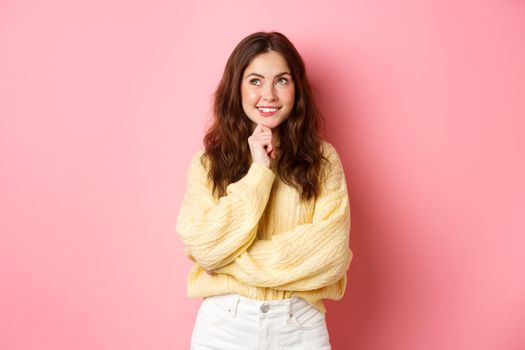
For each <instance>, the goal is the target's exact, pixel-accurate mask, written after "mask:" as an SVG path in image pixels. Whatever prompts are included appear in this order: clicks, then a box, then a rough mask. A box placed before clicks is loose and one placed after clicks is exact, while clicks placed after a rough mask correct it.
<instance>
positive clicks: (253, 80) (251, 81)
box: [250, 78, 288, 86]
mask: <svg viewBox="0 0 525 350" xmlns="http://www.w3.org/2000/svg"><path fill="white" fill-rule="evenodd" d="M281 80H284V81H286V83H285V84H288V79H286V78H279V80H278V81H281ZM255 81H259V79H252V80H250V84H251V85H254V86H258V85H255V84H254V83H253V82H255Z"/></svg>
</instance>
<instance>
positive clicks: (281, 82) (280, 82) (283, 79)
mask: <svg viewBox="0 0 525 350" xmlns="http://www.w3.org/2000/svg"><path fill="white" fill-rule="evenodd" d="M283 81H284V82H283ZM278 82H279V84H281V85H285V84H288V79H286V78H281V79H279V80H278Z"/></svg>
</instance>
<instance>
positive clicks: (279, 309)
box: [204, 293, 311, 318]
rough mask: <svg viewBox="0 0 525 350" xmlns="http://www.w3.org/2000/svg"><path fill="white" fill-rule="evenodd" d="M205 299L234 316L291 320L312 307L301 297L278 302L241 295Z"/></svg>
mask: <svg viewBox="0 0 525 350" xmlns="http://www.w3.org/2000/svg"><path fill="white" fill-rule="evenodd" d="M204 299H205V300H208V301H212V302H214V303H216V304H219V305H221V306H222V307H223V308H224V309H227V310H228V311H230V312H232V313H233V314H237V313H238V312H242V313H243V314H245V315H248V316H250V315H251V316H256V315H259V316H266V317H272V316H286V317H287V318H289V317H291V315H292V314H294V313H296V312H298V311H299V310H303V309H304V308H306V307H311V306H310V304H309V303H308V302H307V301H306V300H304V299H303V298H300V297H292V298H287V299H278V300H256V299H251V298H247V297H245V296H242V295H240V294H236V293H230V294H220V295H214V296H209V297H205V298H204Z"/></svg>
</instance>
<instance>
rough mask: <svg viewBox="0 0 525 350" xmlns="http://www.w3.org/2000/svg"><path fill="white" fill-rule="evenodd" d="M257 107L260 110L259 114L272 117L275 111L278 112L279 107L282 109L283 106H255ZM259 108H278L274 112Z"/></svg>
mask: <svg viewBox="0 0 525 350" xmlns="http://www.w3.org/2000/svg"><path fill="white" fill-rule="evenodd" d="M255 108H256V109H257V111H258V112H259V114H260V115H261V116H263V117H271V116H272V115H274V114H275V113H277V112H278V111H279V109H281V107H278V106H256V107H255ZM259 108H277V110H276V111H274V112H263V111H261V110H260V109H259Z"/></svg>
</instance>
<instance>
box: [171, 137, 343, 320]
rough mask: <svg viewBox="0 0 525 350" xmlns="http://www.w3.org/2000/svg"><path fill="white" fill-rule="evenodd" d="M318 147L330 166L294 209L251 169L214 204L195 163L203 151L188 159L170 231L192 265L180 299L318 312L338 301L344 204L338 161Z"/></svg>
mask: <svg viewBox="0 0 525 350" xmlns="http://www.w3.org/2000/svg"><path fill="white" fill-rule="evenodd" d="M322 146H323V152H324V154H325V155H326V156H327V158H328V159H329V160H330V165H331V166H330V167H328V168H326V169H325V170H326V171H328V173H327V174H328V176H327V177H326V181H325V183H324V184H323V186H322V190H321V195H320V196H319V197H318V198H317V200H316V201H313V200H312V201H309V202H307V203H301V202H299V193H298V191H297V190H296V189H295V188H294V187H291V186H288V185H287V184H285V183H283V182H282V180H281V179H280V177H279V176H277V175H276V174H275V173H274V172H273V171H272V170H271V169H269V168H267V167H265V166H264V165H261V164H259V163H252V164H251V165H250V168H249V170H248V172H247V173H246V175H244V177H243V178H241V179H240V180H238V181H237V182H234V183H231V184H229V185H228V186H227V188H226V195H225V196H223V197H221V198H220V199H218V200H217V199H216V198H214V197H213V196H212V193H211V183H210V182H209V180H208V178H207V166H203V165H202V164H201V162H200V157H201V156H202V154H203V153H204V151H203V150H199V151H197V152H196V153H195V155H194V156H193V158H192V160H191V163H190V166H189V170H188V174H187V188H186V192H185V195H184V198H183V201H182V204H181V207H180V211H179V215H178V217H177V224H176V232H177V234H178V235H179V237H180V238H181V240H182V241H183V243H184V245H185V250H184V252H185V254H186V256H188V258H189V259H191V260H192V261H194V262H195V264H194V265H193V267H192V269H191V270H190V272H189V274H188V280H187V291H186V292H187V295H188V297H193V298H196V297H206V296H211V295H218V294H224V293H238V294H241V295H243V296H245V297H248V298H252V299H257V300H276V299H285V298H290V297H293V296H297V297H301V298H304V299H305V300H306V301H308V302H309V303H310V304H311V305H312V306H314V307H316V308H317V309H318V310H319V311H321V312H323V313H325V312H326V308H325V305H324V303H323V299H333V300H339V299H341V298H342V297H343V295H344V292H345V289H346V281H347V276H346V272H347V270H348V268H349V265H350V261H351V259H352V256H353V254H352V251H351V250H350V247H349V234H350V205H349V200H348V193H347V187H346V181H345V175H344V170H343V167H342V164H341V161H340V159H339V155H338V153H337V151H336V149H335V148H334V147H333V146H332V145H331V144H330V143H328V142H326V141H323V142H322ZM207 164H208V163H206V165H207ZM205 269H207V270H213V271H215V272H216V274H213V275H210V274H208V273H207V272H206V271H205Z"/></svg>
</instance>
